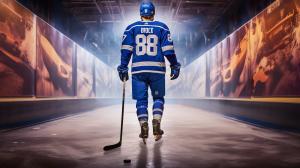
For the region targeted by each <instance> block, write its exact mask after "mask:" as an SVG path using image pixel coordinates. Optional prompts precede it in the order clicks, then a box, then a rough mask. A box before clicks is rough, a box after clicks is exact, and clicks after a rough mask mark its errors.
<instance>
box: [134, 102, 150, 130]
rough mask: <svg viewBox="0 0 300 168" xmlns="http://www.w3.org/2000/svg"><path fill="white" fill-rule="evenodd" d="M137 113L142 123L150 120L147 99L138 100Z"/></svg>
mask: <svg viewBox="0 0 300 168" xmlns="http://www.w3.org/2000/svg"><path fill="white" fill-rule="evenodd" d="M136 114H137V117H138V120H139V122H140V125H142V124H143V123H145V122H148V101H147V100H138V101H137V102H136Z"/></svg>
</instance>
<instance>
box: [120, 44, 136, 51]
mask: <svg viewBox="0 0 300 168" xmlns="http://www.w3.org/2000/svg"><path fill="white" fill-rule="evenodd" d="M121 49H122V50H129V51H132V50H133V47H132V46H130V45H122V47H121Z"/></svg>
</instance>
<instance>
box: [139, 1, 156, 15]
mask: <svg viewBox="0 0 300 168" xmlns="http://www.w3.org/2000/svg"><path fill="white" fill-rule="evenodd" d="M140 14H141V16H153V15H154V14H155V7H154V5H153V3H152V2H151V1H143V2H142V3H141V5H140Z"/></svg>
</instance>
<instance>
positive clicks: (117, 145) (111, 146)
mask: <svg viewBox="0 0 300 168" xmlns="http://www.w3.org/2000/svg"><path fill="white" fill-rule="evenodd" d="M125 83H126V81H125V79H124V80H123V99H122V117H121V131H120V141H119V142H118V143H116V144H113V145H107V146H104V148H103V150H105V151H108V150H112V149H115V148H119V147H120V146H121V144H122V136H123V120H124V104H125Z"/></svg>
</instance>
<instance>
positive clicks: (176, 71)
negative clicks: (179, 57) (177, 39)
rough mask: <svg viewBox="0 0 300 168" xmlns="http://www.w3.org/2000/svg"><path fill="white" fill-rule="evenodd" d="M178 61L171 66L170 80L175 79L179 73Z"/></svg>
mask: <svg viewBox="0 0 300 168" xmlns="http://www.w3.org/2000/svg"><path fill="white" fill-rule="evenodd" d="M180 67H181V65H180V63H177V64H175V65H172V66H171V80H174V79H177V78H178V76H179V74H180Z"/></svg>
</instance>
